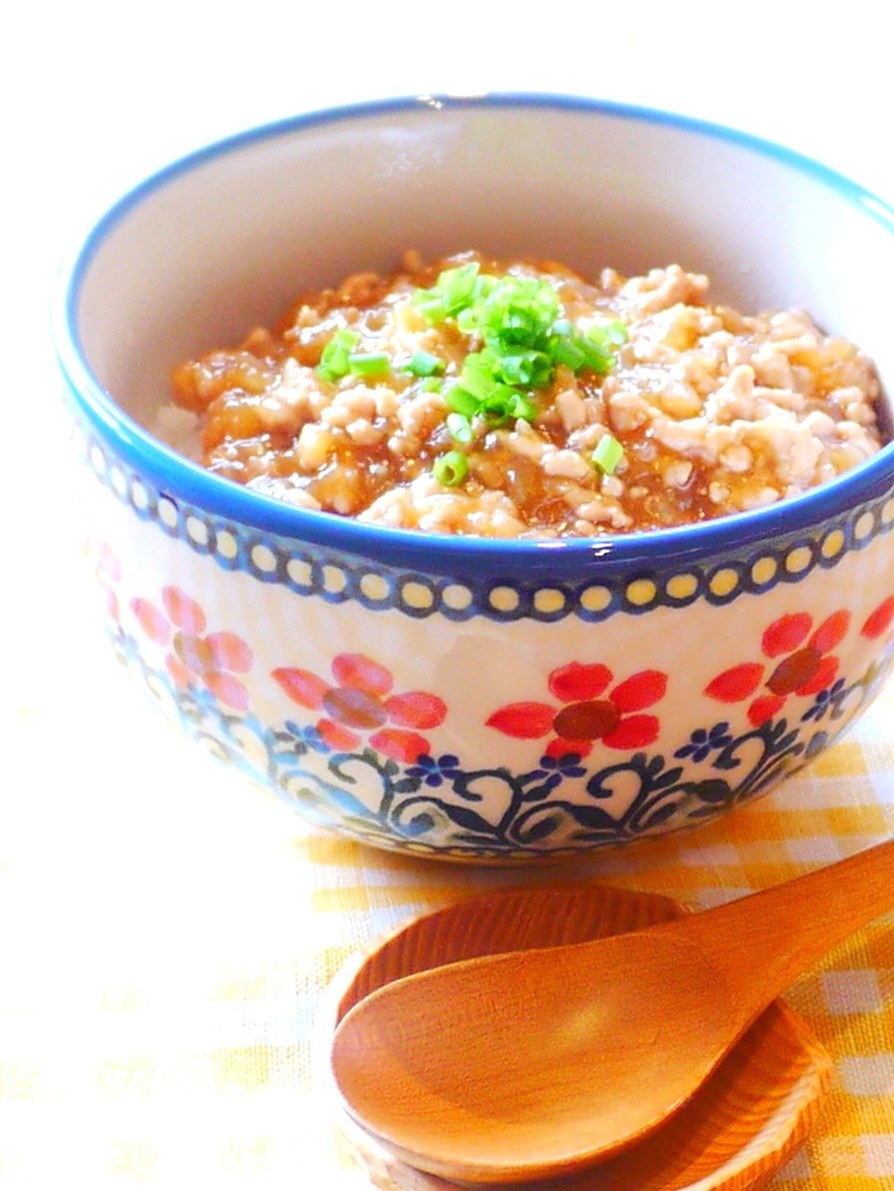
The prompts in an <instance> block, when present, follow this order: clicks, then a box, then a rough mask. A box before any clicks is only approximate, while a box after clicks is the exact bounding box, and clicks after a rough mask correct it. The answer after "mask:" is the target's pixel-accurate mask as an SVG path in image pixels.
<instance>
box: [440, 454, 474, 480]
mask: <svg viewBox="0 0 894 1191" xmlns="http://www.w3.org/2000/svg"><path fill="white" fill-rule="evenodd" d="M468 473H469V461H468V459H466V457H465V455H464V454H463V453H462V451H447V452H446V454H444V455H439V456H438V458H437V459H436V460H435V461H434V463H433V464H432V474H433V475H434V477H435V479H436V480H437V481H438V483H439V484H443V485H444V486H445V487H446V488H455V487H456V485H457V484H461V483H462V482H463V480H464V479H465V478H466V476H467V475H468Z"/></svg>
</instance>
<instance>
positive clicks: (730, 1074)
mask: <svg viewBox="0 0 894 1191" xmlns="http://www.w3.org/2000/svg"><path fill="white" fill-rule="evenodd" d="M547 876H548V874H547ZM684 913H686V911H685V910H684V909H683V907H682V906H680V905H679V903H677V902H675V901H673V900H671V898H668V897H664V896H663V895H661V894H658V893H646V892H643V891H641V890H633V889H623V888H617V887H613V886H610V885H598V884H593V883H591V882H574V883H571V884H563V885H554V884H541V883H540V881H539V880H530V879H529V880H528V881H527V882H526V884H525V885H523V886H520V887H515V888H509V889H507V888H500V889H494V890H492V891H488V892H484V893H477V894H472V895H471V896H466V897H463V898H462V899H461V900H460V901H454V902H449V903H448V904H446V905H443V906H441V907H440V908H439V909H436V910H430V911H428V912H426V913H424V914H420V915H418V916H417V917H415V918H411V919H409V920H405V921H403V922H401V923H400V924H399V925H398V926H396V927H395V928H394V929H393V930H391V931H390V932H388V933H387V934H386V935H382V936H378V937H377V938H375V939H373V940H371V942H370V943H369V945H368V946H367V947H366V948H364V949H363V951H361V952H357V953H355V954H353V955H351V956H349V957H348V959H346V960H345V962H344V964H343V965H342V967H341V968H340V969H339V971H338V972H337V973H336V975H335V977H334V978H333V980H332V982H331V983H330V985H329V986H328V988H327V989H326V993H325V995H324V997H323V1000H322V1002H321V1004H320V1009H319V1013H318V1015H317V1019H316V1022H315V1028H314V1032H313V1038H312V1044H311V1052H312V1061H313V1066H314V1083H315V1086H316V1088H317V1090H318V1092H319V1099H320V1101H321V1107H322V1108H323V1109H324V1110H325V1111H328V1112H331V1114H332V1117H333V1121H334V1124H335V1127H336V1133H337V1137H338V1143H337V1144H338V1146H339V1152H340V1153H344V1149H346V1150H347V1153H348V1154H349V1155H350V1157H351V1158H352V1160H353V1162H354V1163H355V1164H356V1166H357V1167H358V1168H359V1170H358V1171H357V1174H358V1178H357V1184H358V1188H359V1187H360V1186H362V1187H365V1188H368V1189H369V1191H371V1189H372V1188H374V1187H375V1188H377V1189H379V1191H455V1188H457V1187H458V1186H459V1185H460V1184H458V1183H454V1182H448V1181H446V1180H444V1179H442V1178H440V1177H438V1176H437V1175H433V1174H429V1173H427V1172H424V1171H420V1170H416V1169H414V1168H413V1167H411V1166H409V1165H408V1164H406V1163H404V1162H401V1161H400V1160H399V1159H398V1158H396V1157H395V1155H394V1154H393V1153H391V1152H390V1151H389V1150H388V1149H386V1147H385V1146H384V1145H382V1144H381V1143H380V1142H379V1141H377V1140H376V1139H375V1138H373V1137H371V1136H370V1135H369V1134H368V1133H367V1132H366V1131H365V1130H363V1129H361V1128H360V1127H359V1126H358V1125H357V1124H355V1122H354V1121H352V1120H351V1118H350V1117H349V1116H348V1115H347V1113H346V1112H344V1111H343V1109H342V1107H341V1099H340V1097H339V1095H338V1090H337V1088H336V1086H335V1080H334V1079H333V1076H332V1070H331V1066H330V1055H331V1051H332V1036H333V1034H334V1032H335V1029H336V1027H337V1025H338V1023H339V1022H340V1021H341V1020H342V1018H343V1017H344V1016H345V1015H346V1014H347V1013H348V1012H350V1010H351V1009H352V1008H353V1007H354V1005H356V1004H357V1003H358V1002H359V1001H361V1000H362V999H363V998H364V997H367V996H369V994H370V993H371V992H374V991H375V990H376V989H377V988H381V987H383V985H385V984H389V983H391V982H392V981H394V980H399V979H401V978H402V977H404V976H409V975H411V974H412V973H414V972H422V971H426V970H427V969H429V968H435V967H439V966H442V965H443V964H448V963H456V962H458V961H460V960H464V959H472V958H474V957H475V956H479V955H494V954H498V953H501V952H506V951H520V950H524V949H527V948H532V947H556V946H560V945H563V944H568V943H584V942H588V941H590V940H592V939H596V938H600V937H603V936H607V935H618V934H622V933H623V932H625V931H631V930H641V929H643V928H644V927H646V926H652V925H655V924H657V923H659V922H665V921H667V920H668V919H670V918H677V917H680V915H682V914H684ZM831 1081H832V1060H831V1058H830V1057H829V1055H828V1053H827V1052H826V1051H825V1050H824V1048H823V1047H822V1046H821V1045H820V1043H819V1041H818V1040H817V1039H816V1037H814V1036H813V1034H812V1033H811V1031H810V1028H809V1027H808V1025H807V1024H806V1023H805V1022H804V1021H802V1020H801V1019H800V1018H799V1017H798V1015H797V1014H796V1013H795V1012H794V1010H793V1009H792V1008H791V1007H790V1006H789V1005H787V1004H786V1003H785V1001H783V1000H781V999H778V1000H776V1001H774V1002H773V1003H772V1005H770V1007H769V1008H768V1009H766V1010H765V1011H764V1012H763V1013H762V1014H761V1015H760V1017H759V1018H758V1019H757V1021H755V1022H754V1023H753V1025H751V1026H750V1027H749V1028H748V1029H747V1030H746V1031H745V1033H744V1034H743V1036H742V1037H741V1038H740V1039H739V1041H738V1042H737V1043H736V1045H735V1046H734V1047H733V1048H732V1050H731V1051H730V1053H729V1054H728V1055H726V1057H725V1058H724V1059H723V1061H722V1062H721V1063H720V1064H719V1066H718V1067H717V1069H716V1070H715V1071H714V1072H713V1073H712V1074H711V1076H710V1078H709V1079H707V1080H706V1081H705V1082H704V1083H703V1084H702V1086H701V1087H700V1088H699V1089H698V1091H697V1092H696V1093H695V1095H694V1096H693V1097H692V1098H691V1099H690V1100H689V1102H688V1103H687V1104H685V1105H684V1106H683V1108H682V1109H681V1110H680V1111H679V1112H677V1113H674V1115H673V1116H672V1117H670V1118H669V1119H668V1120H667V1121H666V1122H665V1123H664V1124H663V1125H662V1126H660V1127H659V1128H658V1129H655V1130H654V1131H653V1132H652V1133H650V1134H649V1135H648V1137H645V1138H644V1139H643V1140H642V1141H640V1142H638V1143H637V1144H636V1145H634V1146H630V1147H629V1148H628V1149H626V1150H624V1151H623V1152H622V1153H620V1154H617V1155H616V1156H615V1157H613V1158H609V1159H607V1160H606V1161H604V1162H600V1163H599V1164H598V1165H597V1166H591V1167H588V1168H587V1169H586V1170H582V1171H580V1172H578V1173H577V1174H573V1175H570V1176H569V1177H568V1178H564V1179H562V1180H561V1189H562V1191H633V1189H635V1191H756V1189H757V1188H758V1187H763V1186H764V1185H765V1184H766V1183H767V1182H768V1181H769V1180H770V1179H771V1178H772V1177H773V1176H774V1174H775V1173H776V1172H777V1171H779V1170H781V1169H782V1167H783V1166H785V1164H786V1163H787V1162H788V1161H789V1160H790V1159H791V1157H792V1155H793V1154H794V1153H795V1152H796V1150H797V1149H798V1148H799V1147H800V1146H801V1144H802V1143H803V1142H804V1140H805V1138H806V1137H807V1135H808V1133H809V1131H810V1130H811V1128H812V1127H813V1125H814V1123H815V1121H816V1119H817V1117H818V1116H819V1114H820V1113H821V1112H822V1108H823V1104H824V1103H825V1100H826V1096H827V1094H828V1091H829V1087H830V1084H831ZM343 1147H344V1149H343ZM352 1186H353V1183H352ZM555 1186H556V1184H555V1182H554V1181H553V1182H550V1181H547V1182H546V1183H543V1182H529V1183H524V1184H516V1187H515V1188H513V1189H512V1191H547V1189H548V1188H554V1187H555Z"/></svg>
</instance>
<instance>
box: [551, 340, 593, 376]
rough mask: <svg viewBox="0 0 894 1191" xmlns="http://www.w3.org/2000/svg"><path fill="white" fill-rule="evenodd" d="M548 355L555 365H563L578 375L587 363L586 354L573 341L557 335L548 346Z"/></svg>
mask: <svg viewBox="0 0 894 1191" xmlns="http://www.w3.org/2000/svg"><path fill="white" fill-rule="evenodd" d="M550 354H551V355H552V358H553V360H554V361H555V362H556V363H557V364H564V365H565V367H566V368H570V369H571V371H572V372H574V373H578V372H580V370H581V369H582V368H583V366H584V364H585V363H586V362H587V357H586V354H585V353H584V352H583V351H581V349H580V347H579V346H578V344H577V343H575V341H574V340H573V339H571V338H570V337H569V336H565V335H557V336H556V339H555V341H554V342H553V343H551V344H550Z"/></svg>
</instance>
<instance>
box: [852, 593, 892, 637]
mask: <svg viewBox="0 0 894 1191" xmlns="http://www.w3.org/2000/svg"><path fill="white" fill-rule="evenodd" d="M892 626H894V596H888V598H887V599H886V600H882V602H881V603H880V604H879V606H878V607H877V608H876V609H875V610H874V611H873V612H871V613H870V614H869V616H867V618H866V621H865V622H864V624H863V627H862V628H861V629H860V635H861V637H867V638H868V639H869V640H870V641H877V640H878V639H879V638H880V637H884V636H885V634H886V633H887V632H888V631H889V630H890V629H891V627H892Z"/></svg>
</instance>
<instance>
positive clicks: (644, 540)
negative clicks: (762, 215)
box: [51, 92, 894, 577]
mask: <svg viewBox="0 0 894 1191" xmlns="http://www.w3.org/2000/svg"><path fill="white" fill-rule="evenodd" d="M464 108H512V109H517V110H521V109H546V110H551V111H568V112H575V113H587V112H590V113H593V114H596V115H601V116H607V117H610V118H614V119H618V120H630V121H633V122H639V123H642V122H645V123H648V124H652V125H662V124H664V125H669V126H671V127H674V128H677V129H680V130H682V131H686V132H690V133H694V134H696V135H698V136H703V137H707V138H711V139H716V140H721V141H725V142H727V143H730V144H735V145H738V146H740V147H742V148H744V149H747V150H750V151H752V152H755V153H757V154H759V155H761V156H764V157H769V158H772V159H775V160H777V161H780V162H782V163H783V164H785V165H787V166H788V167H789V168H791V169H793V170H795V171H797V172H799V173H801V174H805V175H809V176H812V177H813V178H814V179H815V180H816V181H818V182H819V183H820V184H821V185H824V186H827V187H829V188H830V189H832V190H834V191H836V192H837V193H838V194H839V195H841V196H843V197H844V198H845V199H846V200H847V201H849V202H851V203H852V204H853V205H854V206H855V207H858V208H860V209H861V210H862V211H863V212H864V213H865V214H866V215H868V216H869V217H871V218H873V219H875V220H876V221H878V222H880V223H881V224H882V225H883V226H884V227H885V228H886V229H887V230H888V231H889V232H890V233H891V234H892V235H894V208H892V207H891V206H889V205H888V204H887V203H885V202H884V201H883V200H882V199H880V198H879V197H878V196H876V195H874V194H872V193H871V192H869V191H867V190H865V189H863V188H862V187H861V186H859V185H858V184H857V183H856V182H854V181H853V180H851V179H850V178H848V177H846V176H845V175H843V174H840V173H838V172H836V171H835V170H833V169H831V168H829V167H828V166H825V165H823V164H822V163H820V162H818V161H816V160H814V159H812V158H810V157H806V156H804V155H802V154H800V153H798V152H797V151H795V150H793V149H790V148H787V147H785V146H782V145H779V144H776V143H774V142H772V141H768V140H764V139H762V138H760V137H757V136H754V135H752V134H750V133H746V132H743V131H741V130H738V129H734V128H730V127H726V126H724V125H720V124H714V123H711V122H709V121H705V120H701V119H697V118H695V117H691V116H684V115H680V114H677V113H673V112H668V111H662V110H659V109H654V108H648V107H639V106H636V105H631V104H623V103H616V102H613V101H608V100H602V99H598V98H590V97H583V96H573V95H560V94H553V93H529V92H502V93H493V94H488V93H485V94H482V95H471V96H466V95H463V96H453V95H449V94H445V95H424V96H407V97H399V98H394V99H381V100H375V101H371V102H368V103H358V104H350V105H345V106H339V107H332V108H327V109H323V110H319V111H310V112H306V113H303V114H300V115H297V116H293V117H290V118H287V119H284V120H280V121H276V122H273V123H269V124H265V125H261V126H259V127H257V128H253V129H248V130H246V131H243V132H239V133H237V134H235V135H233V136H230V137H227V138H224V139H222V140H219V141H216V142H214V143H212V144H210V145H208V146H205V147H203V148H201V149H198V150H196V151H195V152H193V153H190V154H188V155H186V156H184V157H182V158H180V159H178V160H177V161H174V162H173V163H171V164H170V165H167V166H165V167H164V168H162V169H161V170H158V171H157V172H155V173H154V174H152V175H151V176H150V177H148V178H147V179H145V180H144V181H142V182H140V183H139V184H138V185H137V186H135V187H134V188H133V189H131V190H130V191H129V192H128V193H126V194H125V195H124V196H123V197H121V198H120V199H119V200H118V201H117V202H116V203H115V204H114V205H113V206H112V207H111V208H110V209H109V210H108V211H107V212H106V213H105V215H103V216H102V218H101V219H100V220H99V221H98V222H97V223H96V224H95V226H94V227H93V229H92V231H91V232H90V233H89V234H88V236H87V237H86V239H85V240H84V241H83V242H82V243H81V245H80V247H79V248H78V249H77V251H76V253H75V255H74V261H73V263H72V264H71V265H70V266H69V267H67V268H65V269H63V271H62V274H61V283H60V285H59V286H58V287H57V291H56V294H55V295H54V300H53V304H52V312H51V324H52V332H53V340H54V346H55V351H56V356H57V361H58V364H59V367H60V369H61V372H62V375H63V377H64V379H65V381H66V383H67V385H68V387H69V389H70V392H71V395H72V397H73V398H74V400H75V402H76V404H77V405H78V406H79V407H80V409H81V410H82V412H83V413H84V414H85V415H86V416H87V417H88V419H89V420H90V422H91V423H92V425H93V426H94V428H95V429H96V431H97V432H98V433H99V434H100V436H101V437H102V438H104V439H105V440H106V441H107V442H108V443H110V444H113V445H114V448H115V450H116V453H117V454H118V455H119V456H120V457H121V458H122V459H123V460H126V461H127V462H128V463H129V464H130V465H131V466H132V467H134V469H135V470H136V471H137V472H138V473H139V474H142V475H143V476H145V477H148V478H150V479H151V480H152V481H153V482H155V483H157V486H158V488H159V490H160V491H161V492H164V493H166V494H170V496H171V497H172V498H173V499H174V500H178V499H180V500H183V501H186V502H189V503H191V504H193V505H194V506H195V507H198V508H202V509H204V510H205V511H207V512H209V513H212V514H215V515H217V516H221V517H224V518H228V519H230V520H232V521H234V522H236V523H238V524H241V525H246V526H250V527H252V528H254V529H257V530H262V531H264V532H266V533H271V534H274V535H278V536H281V537H283V538H285V539H291V540H298V541H303V542H307V543H312V544H314V545H319V546H324V547H327V548H329V549H331V550H334V551H338V552H342V553H345V554H349V555H357V556H361V557H371V558H376V559H378V560H379V561H381V562H383V563H386V564H391V565H396V566H407V567H417V568H419V569H420V570H427V571H437V572H441V573H449V572H451V571H453V570H456V569H459V570H462V571H473V572H475V573H477V574H478V575H479V576H482V577H483V576H485V575H491V574H498V573H505V572H507V571H509V572H513V573H519V572H525V571H536V572H541V571H543V570H546V569H548V570H549V571H550V572H552V573H554V574H557V575H558V576H564V577H571V576H573V575H574V574H576V573H579V571H580V569H581V568H587V569H590V568H592V566H593V564H594V562H598V565H599V566H600V568H605V569H606V570H611V571H614V570H615V569H616V568H626V567H629V566H631V565H639V566H649V565H650V564H653V565H656V566H657V565H661V564H663V563H667V562H668V561H670V560H675V561H676V562H678V563H679V562H683V561H684V560H690V561H696V560H698V559H701V558H704V557H706V556H710V555H712V554H714V553H716V552H717V551H722V552H725V551H728V550H729V548H730V546H731V545H733V544H736V545H739V546H744V545H746V544H748V543H753V542H756V541H760V540H766V539H769V538H773V537H775V536H777V535H778V534H780V533H783V534H790V533H792V532H797V531H799V530H804V529H806V528H807V527H810V526H813V525H819V524H821V523H823V522H827V521H829V520H830V519H831V518H833V517H835V516H836V515H839V514H840V513H842V512H843V511H846V510H849V509H852V508H854V507H856V506H858V505H860V504H862V503H864V502H866V501H869V500H872V499H874V498H877V497H880V496H883V495H885V494H886V493H887V492H888V491H889V490H890V489H891V487H892V484H894V441H889V442H888V443H886V445H885V446H884V447H883V449H882V450H881V451H880V452H879V453H878V454H877V455H875V456H873V457H872V458H871V459H869V460H867V461H865V462H864V463H862V464H859V465H858V466H857V467H855V468H853V469H851V470H850V471H848V472H846V473H844V474H843V475H842V476H839V477H838V478H836V479H834V480H830V481H828V482H827V483H825V484H823V485H822V486H820V487H818V488H815V489H812V490H811V491H809V492H806V493H804V494H802V495H800V496H796V497H792V498H790V499H788V500H785V501H783V502H780V503H779V504H776V505H771V506H768V507H766V508H763V509H756V510H751V511H749V512H747V513H742V514H738V515H733V516H727V517H721V518H717V519H716V520H713V521H706V522H702V523H700V524H698V525H687V526H680V527H676V528H671V529H666V530H652V531H649V532H648V533H638V534H626V535H625V534H605V535H600V536H594V537H592V538H561V539H521V540H517V539H512V540H502V539H501V540H494V539H488V538H473V537H461V538H460V537H452V536H449V535H443V534H430V533H423V532H420V531H418V530H406V529H394V528H391V527H387V526H379V525H371V524H365V523H363V522H360V521H356V520H353V519H351V518H342V517H339V516H337V515H335V514H328V513H318V512H309V511H307V510H303V509H300V508H296V507H294V506H292V505H288V504H286V503H285V502H283V501H278V500H276V499H275V498H273V497H269V496H265V495H263V494H261V493H258V492H254V491H251V490H249V489H247V488H243V487H241V486H239V485H238V484H234V483H232V482H230V481H227V480H224V479H222V478H220V477H218V476H215V475H213V474H211V473H210V472H208V471H205V470H204V469H203V468H202V467H201V466H200V465H199V464H196V463H193V462H192V461H190V460H188V459H186V458H185V457H184V456H182V455H180V454H178V453H177V452H176V451H175V450H174V449H173V448H170V447H167V446H166V445H165V444H164V443H162V442H161V441H159V440H158V439H156V438H154V437H153V436H152V435H151V434H150V433H149V431H148V430H146V429H145V428H144V427H142V426H141V425H140V424H139V423H138V422H137V421H136V420H135V419H133V418H131V417H130V416H129V415H128V414H126V413H125V412H124V411H123V410H122V409H121V408H120V407H118V406H117V405H116V403H115V401H114V399H113V398H112V397H111V395H110V394H109V393H107V392H106V391H105V390H104V389H103V387H102V385H101V384H100V383H99V381H98V380H97V378H96V377H95V375H94V374H93V372H92V371H91V369H90V366H89V364H88V363H87V360H86V357H85V354H84V352H83V348H82V344H81V340H80V336H79V334H78V330H77V308H78V300H79V295H80V291H81V286H82V284H83V281H84V278H85V276H86V274H87V271H88V270H89V267H90V264H91V262H92V260H93V257H94V256H95V254H96V253H97V251H98V250H99V247H100V246H101V244H102V243H103V241H104V239H105V238H106V236H107V235H108V234H109V233H110V232H111V231H112V230H113V229H114V228H115V227H116V226H117V225H118V224H119V223H121V222H122V221H123V220H124V219H125V218H126V217H127V215H128V214H129V213H130V212H131V211H132V210H133V209H135V208H136V207H138V206H139V204H140V203H141V201H142V200H143V199H144V198H145V197H146V196H148V195H150V194H153V193H155V192H157V191H159V190H161V189H162V188H163V187H164V186H165V185H167V184H168V183H169V182H171V181H173V180H174V179H176V178H178V177H180V176H181V175H183V174H185V173H188V172H190V171H193V170H196V169H199V168H201V167H202V166H203V165H204V164H206V163H207V162H209V161H212V160H214V159H216V158H219V157H221V156H224V155H227V154H230V153H233V152H237V151H239V150H241V149H243V148H245V147H247V146H250V145H252V144H255V143H257V142H261V141H266V140H272V139H276V138H278V137H284V136H289V135H292V134H294V133H296V132H301V131H304V130H313V129H315V128H318V127H320V126H322V125H325V124H332V123H348V122H355V121H358V120H362V119H366V118H375V117H381V116H383V115H387V114H389V113H395V114H399V115H407V114H412V113H413V112H416V111H418V112H420V113H422V112H428V113H430V112H432V111H440V110H443V111H446V112H455V111H457V110H461V109H464ZM889 416H890V411H889ZM890 429H891V427H889V430H890Z"/></svg>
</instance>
